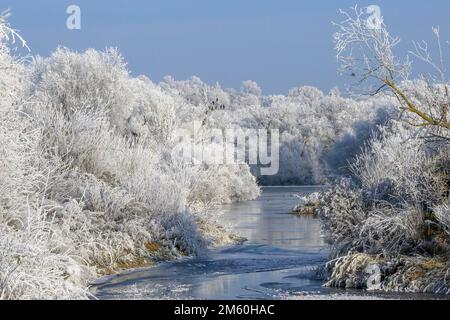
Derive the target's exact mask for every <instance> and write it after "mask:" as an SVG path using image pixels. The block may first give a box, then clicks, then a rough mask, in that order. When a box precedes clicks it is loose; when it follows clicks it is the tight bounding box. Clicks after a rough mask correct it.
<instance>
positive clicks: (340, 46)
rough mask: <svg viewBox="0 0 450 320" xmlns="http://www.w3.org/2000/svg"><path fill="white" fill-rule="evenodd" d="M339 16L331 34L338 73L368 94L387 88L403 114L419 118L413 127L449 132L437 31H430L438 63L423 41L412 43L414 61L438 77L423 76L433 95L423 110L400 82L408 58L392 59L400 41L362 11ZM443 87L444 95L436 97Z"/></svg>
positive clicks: (406, 71)
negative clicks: (338, 67)
mask: <svg viewBox="0 0 450 320" xmlns="http://www.w3.org/2000/svg"><path fill="white" fill-rule="evenodd" d="M341 13H342V14H343V15H344V17H345V19H344V20H343V21H342V22H340V23H334V24H335V25H336V26H337V27H338V31H337V32H336V33H335V35H334V41H335V49H336V51H337V59H338V61H339V62H340V63H341V71H343V72H344V73H350V75H351V76H353V77H357V79H358V80H357V82H356V83H355V84H354V85H355V88H356V87H357V86H361V85H362V84H363V83H364V84H368V85H369V92H370V93H371V94H377V93H379V92H380V91H382V90H385V89H388V90H389V91H390V92H391V93H392V94H393V95H394V96H395V97H396V99H397V100H398V102H399V104H400V106H401V110H402V111H406V112H408V113H411V114H414V115H415V116H416V117H418V119H419V120H420V122H418V123H414V125H416V126H437V127H439V128H444V129H447V130H449V129H450V122H449V118H448V109H449V106H450V97H449V89H448V79H447V77H446V74H445V72H446V70H445V67H444V63H443V53H442V45H441V40H440V36H439V28H433V32H434V34H435V36H436V38H437V43H438V48H439V61H438V62H435V61H434V60H433V59H432V56H431V54H430V52H429V50H428V45H427V44H426V42H421V43H414V48H415V50H414V51H411V52H410V53H411V55H412V56H414V57H415V58H417V59H419V60H420V61H422V62H425V63H427V64H428V65H430V66H431V67H432V69H433V70H434V71H435V72H436V73H437V74H438V77H433V76H431V75H428V76H422V79H423V80H425V81H426V82H427V83H429V89H430V91H432V92H434V93H435V95H434V99H432V101H428V102H429V103H427V107H426V108H425V107H423V106H421V105H420V104H419V103H417V102H416V101H414V99H413V98H414V97H411V96H410V95H409V94H408V92H407V91H406V90H404V89H403V88H402V82H403V81H404V80H407V79H408V77H409V75H410V71H411V61H410V59H409V58H408V57H407V58H405V59H403V60H402V59H399V58H398V57H396V56H395V54H394V48H395V47H396V45H397V44H398V43H399V42H400V39H399V38H398V37H393V36H392V35H391V34H390V33H389V31H388V30H387V27H386V25H385V24H384V22H383V21H382V19H380V20H379V21H377V23H376V25H374V24H373V23H370V20H368V19H367V17H366V14H365V10H364V9H362V8H358V7H356V6H355V7H354V8H352V11H350V13H349V12H346V11H342V10H341ZM442 88H443V91H444V94H443V95H442V94H441V95H440V97H438V95H439V93H441V92H440V91H441V89H442ZM442 97H443V98H442ZM425 109H427V110H425ZM431 109H433V110H431Z"/></svg>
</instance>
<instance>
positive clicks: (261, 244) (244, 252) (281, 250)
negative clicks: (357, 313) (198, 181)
mask: <svg viewBox="0 0 450 320" xmlns="http://www.w3.org/2000/svg"><path fill="white" fill-rule="evenodd" d="M317 190H318V187H282V188H281V187H280V188H277V187H267V188H264V189H263V193H262V195H261V196H260V197H259V198H258V199H257V200H254V201H248V202H243V203H235V204H230V205H225V206H223V207H222V209H221V210H222V215H221V218H220V219H221V220H222V221H221V222H222V223H223V224H226V225H229V226H231V227H232V229H233V230H234V231H235V232H237V233H238V234H240V235H241V236H244V237H246V238H247V239H248V241H247V242H246V243H245V244H244V245H237V246H231V247H227V248H221V249H214V250H210V251H208V252H207V253H206V254H205V255H203V256H201V257H197V258H193V259H184V260H181V261H177V262H171V263H163V264H160V265H158V266H157V267H154V268H150V269H146V270H138V271H132V272H128V273H125V274H121V275H118V276H114V277H112V278H109V279H108V280H107V281H105V282H103V283H101V284H97V285H96V286H94V287H93V290H92V291H93V293H94V294H95V295H96V296H97V297H99V298H101V299H123V298H127V299H128V298H132V299H133V298H138V299H169V298H170V299H268V298H274V297H277V296H280V294H284V293H295V292H305V291H308V292H322V293H323V292H324V291H325V289H323V288H322V287H321V282H320V281H317V280H314V279H313V277H312V276H311V274H312V270H313V269H314V267H315V266H317V264H319V263H321V262H324V261H325V259H326V256H327V251H326V249H325V246H324V243H323V240H322V238H321V235H320V222H319V221H318V220H317V219H311V218H303V217H297V216H294V215H291V214H289V213H290V211H291V209H292V208H293V207H294V205H295V204H296V203H297V201H298V199H297V195H298V194H300V193H310V192H313V191H317Z"/></svg>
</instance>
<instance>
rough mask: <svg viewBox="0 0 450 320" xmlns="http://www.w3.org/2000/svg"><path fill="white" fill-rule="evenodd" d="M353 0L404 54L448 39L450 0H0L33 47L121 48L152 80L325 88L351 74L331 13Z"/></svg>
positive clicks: (40, 50) (38, 50)
mask: <svg viewBox="0 0 450 320" xmlns="http://www.w3.org/2000/svg"><path fill="white" fill-rule="evenodd" d="M355 3H357V4H358V5H361V6H367V5H369V4H376V5H379V6H380V7H381V9H382V15H383V17H384V20H385V22H386V23H387V24H388V25H389V26H390V28H391V30H392V32H393V33H395V34H398V35H401V38H402V45H401V46H400V48H399V49H400V50H404V52H406V49H408V48H410V45H411V41H412V40H414V39H415V40H421V39H428V40H429V39H431V27H432V26H435V25H440V26H441V31H442V34H443V37H444V38H445V39H450V1H448V0H429V1H425V0H422V1H417V0H410V1H406V0H395V1H392V0H389V1H384V0H383V1H375V0H374V1H357V0H351V1H347V0H342V1H329V0H310V1H299V0H292V1H291V0H286V1H283V0H278V1H275V0H270V1H269V0H176V1H175V0H164V1H162V0H146V1H144V0H127V1H125V0H116V1H114V0H108V1H106V0H105V1H104V0H94V1H93V0H91V1H87V0H72V1H65V0H39V1H30V0H1V2H0V9H1V10H2V9H6V8H10V9H11V11H12V13H13V16H12V17H11V23H12V24H13V25H14V26H15V28H17V29H20V30H21V33H22V35H23V36H24V37H25V38H26V39H27V40H28V43H29V46H30V47H31V49H32V52H33V53H34V54H40V55H44V56H46V55H48V54H49V53H50V52H51V51H53V50H54V49H55V48H56V47H57V46H58V45H64V46H67V47H69V48H72V49H75V50H78V51H81V50H85V49H87V48H97V49H103V48H105V47H108V46H114V47H118V48H119V49H120V51H121V52H122V54H123V55H124V56H125V59H126V60H127V61H128V63H129V68H130V70H131V71H132V73H133V74H135V75H138V74H145V75H147V76H149V77H150V78H151V79H152V80H154V81H159V80H160V79H161V78H162V77H163V76H165V75H172V76H174V77H175V78H176V79H186V78H188V77H190V76H192V75H196V76H199V77H200V78H202V79H203V80H204V81H206V82H208V83H215V82H216V81H218V82H220V83H221V84H222V86H223V87H226V88H228V87H233V88H239V87H240V84H241V82H242V81H243V80H248V79H251V80H254V81H256V82H258V83H259V84H260V85H261V86H262V88H263V90H264V92H265V93H285V92H287V90H288V89H289V88H291V87H295V86H299V85H314V86H317V87H319V88H321V89H323V90H325V91H328V90H329V89H330V88H332V87H333V86H335V85H339V86H342V84H343V83H344V82H345V81H346V79H344V78H342V77H340V76H338V75H337V73H336V60H335V54H334V51H333V43H332V34H333V32H334V28H333V26H332V25H331V21H338V20H339V19H340V17H339V14H338V9H339V8H348V7H350V6H352V5H354V4H355ZM70 4H76V5H79V6H80V7H81V10H82V29H81V30H80V31H69V30H67V29H66V25H65V22H66V18H67V16H68V15H67V14H66V8H67V6H68V5H70ZM449 59H450V57H449Z"/></svg>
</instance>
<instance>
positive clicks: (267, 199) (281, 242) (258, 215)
mask: <svg viewBox="0 0 450 320" xmlns="http://www.w3.org/2000/svg"><path fill="white" fill-rule="evenodd" d="M319 189H320V188H319V187H266V188H263V193H262V195H261V196H260V197H259V198H258V199H257V200H255V201H247V202H242V203H235V204H230V205H225V206H223V209H222V211H223V212H224V215H223V217H222V222H223V223H225V224H228V225H230V226H231V227H232V229H233V230H235V231H236V232H237V233H239V234H240V235H242V236H244V237H246V238H247V239H248V243H250V244H252V243H258V244H267V245H270V246H274V247H277V248H287V249H294V250H298V249H303V248H310V249H320V248H323V245H324V243H323V241H322V238H321V233H320V222H319V221H318V220H317V219H311V218H308V217H298V216H293V215H290V214H288V213H290V212H291V210H292V208H293V207H294V206H295V205H296V204H297V202H298V195H299V194H307V193H311V192H314V191H317V190H319Z"/></svg>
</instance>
